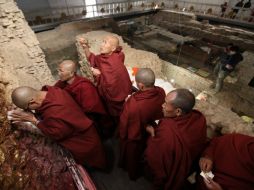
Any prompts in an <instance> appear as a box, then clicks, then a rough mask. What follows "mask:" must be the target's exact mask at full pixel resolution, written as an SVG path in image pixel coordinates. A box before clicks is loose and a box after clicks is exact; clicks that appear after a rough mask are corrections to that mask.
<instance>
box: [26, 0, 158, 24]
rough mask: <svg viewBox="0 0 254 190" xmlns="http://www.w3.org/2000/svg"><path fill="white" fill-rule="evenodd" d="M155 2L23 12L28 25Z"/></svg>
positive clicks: (111, 12) (145, 0)
mask: <svg viewBox="0 0 254 190" xmlns="http://www.w3.org/2000/svg"><path fill="white" fill-rule="evenodd" d="M155 6H156V4H155V3H154V2H153V1H151V0H129V1H124V2H118V3H101V4H94V5H86V6H85V5H84V6H68V5H66V6H62V7H56V8H48V9H43V10H42V9H40V10H33V11H29V12H24V15H25V17H26V20H27V21H28V23H29V25H30V26H36V25H43V24H54V23H63V22H67V21H72V20H77V19H85V18H93V17H101V16H102V17H103V16H107V15H114V14H121V13H125V12H133V11H142V10H151V9H154V8H155Z"/></svg>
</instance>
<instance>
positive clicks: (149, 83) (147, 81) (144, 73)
mask: <svg viewBox="0 0 254 190" xmlns="http://www.w3.org/2000/svg"><path fill="white" fill-rule="evenodd" d="M135 80H136V82H137V83H142V84H143V85H144V86H145V87H153V86H154V83H155V75H154V72H153V70H152V69H150V68H141V69H139V70H138V72H137V74H136V76H135Z"/></svg>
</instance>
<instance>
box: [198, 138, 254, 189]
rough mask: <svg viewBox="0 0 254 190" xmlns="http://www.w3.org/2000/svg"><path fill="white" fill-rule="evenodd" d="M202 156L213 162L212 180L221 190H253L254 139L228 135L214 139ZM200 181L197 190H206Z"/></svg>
mask: <svg viewBox="0 0 254 190" xmlns="http://www.w3.org/2000/svg"><path fill="white" fill-rule="evenodd" d="M203 155H204V156H208V157H209V158H211V159H212V160H213V168H212V172H213V174H214V178H213V180H214V181H215V182H217V183H219V184H220V185H221V187H222V189H223V190H242V189H243V190H253V189H254V137H250V136H246V135H241V134H229V135H224V136H221V137H217V138H214V139H213V140H212V141H211V143H210V145H209V147H207V148H206V150H205V151H204V154H203ZM200 181H201V184H199V187H198V189H202V190H206V189H207V188H206V187H205V185H204V182H203V180H200Z"/></svg>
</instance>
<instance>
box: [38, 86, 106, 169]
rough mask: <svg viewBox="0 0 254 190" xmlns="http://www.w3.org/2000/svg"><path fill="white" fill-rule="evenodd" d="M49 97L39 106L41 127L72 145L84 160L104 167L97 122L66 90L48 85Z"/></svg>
mask: <svg viewBox="0 0 254 190" xmlns="http://www.w3.org/2000/svg"><path fill="white" fill-rule="evenodd" d="M44 90H47V91H48V92H47V95H46V98H45V100H44V101H43V102H42V105H41V107H40V108H39V109H37V110H36V112H37V114H38V115H39V117H40V119H41V121H40V122H39V124H38V128H39V129H40V130H41V131H42V133H43V134H44V135H45V136H48V137H50V138H52V139H54V140H55V141H56V142H57V143H59V144H60V145H62V146H63V147H65V148H66V149H68V150H69V151H70V152H71V153H72V154H73V156H74V158H75V160H76V161H77V162H78V163H80V164H87V165H89V166H91V167H97V168H103V167H104V166H105V155H104V151H103V149H102V144H101V142H100V139H99V136H98V134H97V131H96V129H95V127H94V125H93V122H92V121H91V120H90V119H88V118H87V117H86V116H85V115H84V113H83V112H82V110H81V108H80V107H79V106H78V104H77V103H76V102H75V101H74V100H73V98H72V97H71V96H70V95H69V94H68V93H67V92H66V91H64V90H62V89H60V88H57V87H44Z"/></svg>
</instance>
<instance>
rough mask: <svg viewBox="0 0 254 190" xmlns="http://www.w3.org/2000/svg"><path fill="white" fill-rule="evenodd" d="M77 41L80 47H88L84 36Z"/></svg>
mask: <svg viewBox="0 0 254 190" xmlns="http://www.w3.org/2000/svg"><path fill="white" fill-rule="evenodd" d="M79 43H80V45H81V46H82V48H84V49H86V48H89V45H88V41H87V40H86V39H85V38H79Z"/></svg>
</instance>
